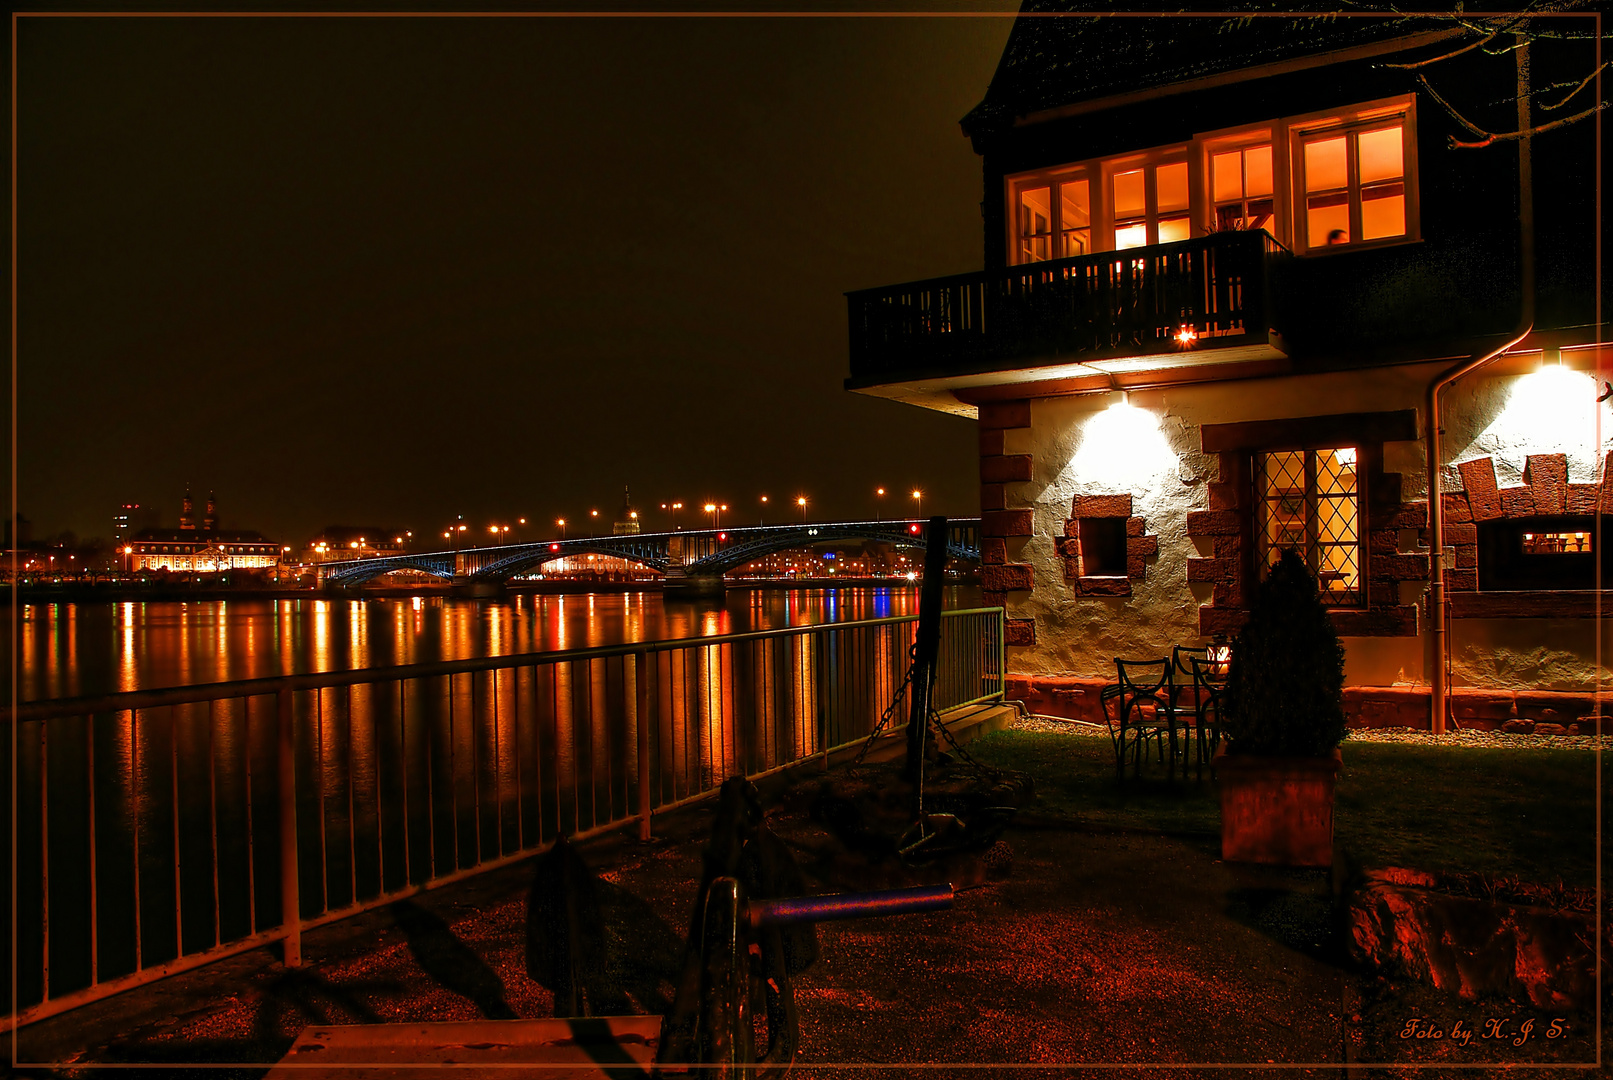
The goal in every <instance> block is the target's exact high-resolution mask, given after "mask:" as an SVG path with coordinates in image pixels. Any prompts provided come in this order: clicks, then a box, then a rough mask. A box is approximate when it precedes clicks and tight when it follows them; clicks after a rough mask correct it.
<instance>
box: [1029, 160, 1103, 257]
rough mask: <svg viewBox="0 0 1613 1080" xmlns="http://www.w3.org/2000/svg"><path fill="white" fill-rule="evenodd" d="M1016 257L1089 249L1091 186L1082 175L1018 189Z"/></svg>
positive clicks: (1062, 254)
mask: <svg viewBox="0 0 1613 1080" xmlns="http://www.w3.org/2000/svg"><path fill="white" fill-rule="evenodd" d="M1017 213H1018V217H1019V220H1018V223H1017V230H1018V237H1019V250H1018V259H1017V260H1016V261H1018V262H1021V263H1027V262H1045V261H1046V260H1048V259H1068V258H1072V257H1074V256H1076V255H1085V254H1087V253H1088V252H1090V251H1091V250H1092V202H1091V190H1090V188H1089V187H1088V184H1087V181H1086V179H1085V178H1076V179H1071V180H1060V181H1058V182H1055V183H1049V184H1046V185H1045V186H1040V187H1027V188H1021V189H1020V190H1019V202H1018V208H1017Z"/></svg>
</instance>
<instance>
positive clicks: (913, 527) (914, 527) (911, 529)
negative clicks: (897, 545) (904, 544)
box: [907, 525, 919, 533]
mask: <svg viewBox="0 0 1613 1080" xmlns="http://www.w3.org/2000/svg"><path fill="white" fill-rule="evenodd" d="M907 531H908V532H910V533H916V532H918V531H919V527H918V526H917V525H909V526H908V527H907Z"/></svg>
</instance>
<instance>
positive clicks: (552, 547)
mask: <svg viewBox="0 0 1613 1080" xmlns="http://www.w3.org/2000/svg"><path fill="white" fill-rule="evenodd" d="M549 550H550V551H559V550H560V545H559V544H550V545H549Z"/></svg>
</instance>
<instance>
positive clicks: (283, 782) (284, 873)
mask: <svg viewBox="0 0 1613 1080" xmlns="http://www.w3.org/2000/svg"><path fill="white" fill-rule="evenodd" d="M314 692H315V693H316V694H317V693H319V691H317V690H316V691H314ZM274 698H275V743H276V747H277V750H278V758H279V768H278V770H277V772H278V774H279V780H280V920H281V924H282V925H283V926H284V927H285V931H286V936H285V959H286V967H288V968H289V967H301V966H302V902H301V899H300V898H299V895H298V890H297V763H296V746H297V740H296V738H295V733H294V732H293V730H292V726H291V691H290V690H289V689H287V688H284V687H282V688H281V689H279V690H277V691H276V692H275V695H274Z"/></svg>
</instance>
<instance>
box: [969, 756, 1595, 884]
mask: <svg viewBox="0 0 1613 1080" xmlns="http://www.w3.org/2000/svg"><path fill="white" fill-rule="evenodd" d="M968 749H969V752H970V753H971V754H973V755H974V756H975V757H977V758H979V759H980V761H981V762H982V763H984V764H987V765H994V766H998V767H1001V768H1007V769H1018V770H1020V771H1023V772H1027V773H1030V774H1031V775H1032V776H1033V777H1034V778H1035V781H1036V793H1037V795H1038V796H1039V797H1040V802H1039V805H1038V806H1037V807H1036V808H1035V811H1034V812H1035V813H1037V814H1042V815H1050V816H1053V817H1059V818H1066V819H1068V820H1069V821H1070V823H1071V824H1072V825H1075V826H1077V827H1083V826H1084V827H1089V828H1097V829H1110V828H1118V829H1138V830H1143V831H1148V832H1160V833H1169V834H1173V835H1182V836H1199V837H1204V836H1218V835H1219V834H1220V828H1221V813H1220V807H1219V804H1218V802H1217V795H1216V789H1215V786H1214V785H1213V784H1212V783H1211V781H1210V777H1209V773H1208V771H1206V773H1205V776H1204V779H1203V780H1202V781H1195V780H1194V779H1192V776H1191V774H1190V775H1189V778H1188V779H1187V780H1186V782H1182V781H1181V780H1178V781H1177V782H1176V783H1175V784H1174V785H1172V784H1168V783H1167V782H1166V780H1165V775H1164V770H1163V768H1162V767H1160V766H1159V764H1158V763H1157V762H1154V763H1151V764H1150V765H1148V766H1145V767H1144V769H1143V775H1142V777H1141V782H1140V783H1139V782H1138V781H1135V780H1133V779H1132V778H1131V776H1130V772H1129V770H1128V773H1127V779H1126V782H1125V784H1124V785H1121V784H1117V783H1116V781H1115V759H1114V751H1113V749H1112V747H1111V744H1110V742H1109V740H1108V739H1107V738H1106V737H1103V736H1101V735H1100V736H1097V737H1094V736H1090V735H1063V734H1059V733H1056V732H1034V731H1000V732H996V733H994V734H992V735H988V736H986V737H985V738H983V739H980V740H978V741H976V742H974V743H971V744H970V745H969V748H968ZM1604 756H1605V758H1606V759H1607V760H1606V761H1605V762H1604V766H1603V784H1604V788H1605V786H1606V785H1607V783H1608V780H1609V778H1610V777H1613V754H1607V755H1604ZM1596 761H1597V756H1596V754H1594V753H1591V752H1588V751H1584V750H1554V749H1536V748H1532V747H1530V748H1523V747H1520V748H1516V749H1514V748H1511V747H1507V748H1495V749H1489V748H1483V749H1480V748H1468V747H1450V746H1420V745H1412V744H1405V743H1367V742H1349V741H1346V743H1345V745H1344V773H1343V775H1342V776H1341V777H1340V778H1339V785H1338V790H1337V793H1336V796H1335V804H1334V835H1335V837H1336V838H1337V842H1338V846H1339V848H1340V850H1341V851H1343V852H1345V853H1346V854H1347V855H1348V856H1349V858H1351V859H1353V860H1354V861H1355V862H1357V863H1359V864H1361V865H1363V866H1406V867H1413V868H1416V869H1419V870H1430V871H1470V872H1481V873H1486V874H1494V875H1508V876H1512V877H1517V878H1520V879H1522V880H1524V881H1535V882H1541V883H1548V884H1549V883H1555V882H1557V881H1562V882H1564V883H1566V884H1569V885H1574V886H1581V887H1589V886H1591V885H1593V884H1594V883H1595V881H1594V872H1595V871H1594V866H1595V864H1594V856H1595V843H1596V815H1595V805H1596V794H1595V778H1596V777H1595V769H1596ZM1604 812H1605V807H1604Z"/></svg>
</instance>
